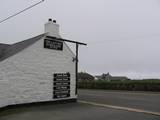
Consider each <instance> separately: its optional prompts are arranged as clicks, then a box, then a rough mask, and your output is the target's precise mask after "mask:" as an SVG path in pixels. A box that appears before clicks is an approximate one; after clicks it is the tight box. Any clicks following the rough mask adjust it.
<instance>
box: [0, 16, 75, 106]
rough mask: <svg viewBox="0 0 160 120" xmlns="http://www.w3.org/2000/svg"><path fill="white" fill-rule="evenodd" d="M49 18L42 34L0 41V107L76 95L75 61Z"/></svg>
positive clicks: (63, 98) (57, 26) (73, 97)
mask: <svg viewBox="0 0 160 120" xmlns="http://www.w3.org/2000/svg"><path fill="white" fill-rule="evenodd" d="M47 36H50V37H47ZM54 37H56V38H60V35H59V25H58V24H57V23H56V22H55V21H52V20H51V19H49V21H48V22H47V23H46V24H45V34H41V35H39V36H36V37H34V38H31V39H27V40H24V41H22V42H18V43H15V44H12V45H6V44H0V107H4V106H8V105H14V104H23V103H33V102H43V101H56V100H66V99H75V100H76V98H77V93H76V61H75V60H74V58H75V57H76V55H74V54H73V52H72V51H71V49H70V48H69V47H68V46H67V44H66V43H65V42H64V41H62V40H61V41H60V40H57V39H56V38H54Z"/></svg>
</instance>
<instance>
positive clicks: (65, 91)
mask: <svg viewBox="0 0 160 120" xmlns="http://www.w3.org/2000/svg"><path fill="white" fill-rule="evenodd" d="M53 83H54V86H53V98H57V99H58V98H66V97H70V73H55V74H54V75H53Z"/></svg>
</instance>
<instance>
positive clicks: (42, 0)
mask: <svg viewBox="0 0 160 120" xmlns="http://www.w3.org/2000/svg"><path fill="white" fill-rule="evenodd" d="M42 2H44V0H41V1H40V2H38V3H36V4H33V5H31V6H29V7H27V8H25V9H23V10H21V11H20V12H18V13H15V14H13V15H11V16H9V17H7V18H5V19H3V20H1V21H0V24H1V23H3V22H5V21H7V20H8V19H10V18H12V17H15V16H17V15H19V14H21V13H23V12H25V11H26V10H28V9H31V8H33V7H34V6H37V5H38V4H40V3H42Z"/></svg>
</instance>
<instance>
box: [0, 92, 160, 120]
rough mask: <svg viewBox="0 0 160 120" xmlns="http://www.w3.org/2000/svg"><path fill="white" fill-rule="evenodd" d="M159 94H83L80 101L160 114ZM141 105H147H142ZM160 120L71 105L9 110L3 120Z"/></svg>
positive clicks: (142, 115)
mask: <svg viewBox="0 0 160 120" xmlns="http://www.w3.org/2000/svg"><path fill="white" fill-rule="evenodd" d="M159 99H160V95H159V94H153V93H149V94H148V93H135V92H112V91H101V90H79V100H81V101H82V100H83V101H88V102H94V103H100V104H103V105H107V104H111V105H117V106H119V105H121V106H127V107H131V108H132V107H136V108H141V109H147V110H150V111H151V110H152V111H158V112H159V110H160V109H159V101H158V100H159ZM141 103H143V104H142V105H141ZM135 119H136V120H160V115H153V114H148V113H143V112H133V111H128V110H120V109H115V108H114V109H113V108H110V107H105V106H104V107H103V106H101V105H99V104H97V105H92V104H89V103H82V102H77V103H67V104H57V105H56V104H50V105H40V106H31V107H27V108H26V107H22V108H15V109H9V110H5V111H1V112H0V120H135Z"/></svg>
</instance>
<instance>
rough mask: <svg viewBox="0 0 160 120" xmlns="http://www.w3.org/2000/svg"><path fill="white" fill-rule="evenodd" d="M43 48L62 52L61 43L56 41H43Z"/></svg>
mask: <svg viewBox="0 0 160 120" xmlns="http://www.w3.org/2000/svg"><path fill="white" fill-rule="evenodd" d="M44 48H48V49H54V50H63V42H60V41H56V40H54V39H53V40H49V39H44Z"/></svg>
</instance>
